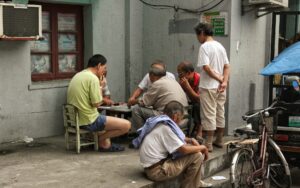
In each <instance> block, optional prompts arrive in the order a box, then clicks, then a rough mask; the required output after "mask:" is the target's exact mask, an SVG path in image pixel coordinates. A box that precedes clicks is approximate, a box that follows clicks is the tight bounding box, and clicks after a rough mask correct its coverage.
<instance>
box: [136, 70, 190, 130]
mask: <svg viewBox="0 0 300 188" xmlns="http://www.w3.org/2000/svg"><path fill="white" fill-rule="evenodd" d="M149 77H150V80H151V83H152V85H151V86H150V87H149V89H148V90H147V92H145V93H144V96H143V97H142V99H140V100H135V103H134V104H137V103H138V104H139V105H137V106H134V108H133V109H132V124H133V129H134V130H133V131H136V130H137V129H138V128H140V127H142V126H143V124H144V123H145V121H146V119H148V118H149V117H152V116H155V115H159V114H161V113H162V111H163V109H164V108H165V105H166V104H168V103H169V102H170V101H178V102H179V103H181V104H182V105H183V106H184V107H187V106H188V102H187V97H186V95H185V93H184V91H183V90H182V88H181V86H180V85H179V84H178V83H177V81H176V80H174V79H171V78H168V77H167V76H166V70H165V68H164V67H163V66H152V67H151V68H150V70H149Z"/></svg>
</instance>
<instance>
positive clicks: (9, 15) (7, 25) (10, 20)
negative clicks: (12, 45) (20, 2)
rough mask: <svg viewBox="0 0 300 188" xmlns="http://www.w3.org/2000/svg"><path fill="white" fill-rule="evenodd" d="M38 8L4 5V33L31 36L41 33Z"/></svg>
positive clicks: (13, 35)
mask: <svg viewBox="0 0 300 188" xmlns="http://www.w3.org/2000/svg"><path fill="white" fill-rule="evenodd" d="M38 20H39V12H38V8H35V7H28V8H27V9H20V8H14V7H12V6H4V7H3V34H4V35H6V36H8V37H31V36H37V35H39V25H38V23H39V21H38Z"/></svg>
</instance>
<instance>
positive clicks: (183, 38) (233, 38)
mask: <svg viewBox="0 0 300 188" xmlns="http://www.w3.org/2000/svg"><path fill="white" fill-rule="evenodd" d="M151 2H152V3H155V4H168V5H178V6H180V7H182V8H191V9H194V8H198V7H201V6H203V5H205V4H206V3H207V2H209V1H189V2H185V1H179V0H168V1H166V0H164V1H162V0H161V1H151ZM240 3H241V2H240V1H229V0H225V1H224V2H223V3H222V4H220V5H219V6H217V7H216V8H214V9H212V10H211V11H226V12H228V16H229V23H228V24H229V25H228V26H229V35H228V36H223V37H214V38H215V40H217V41H219V42H221V43H222V44H223V46H224V47H225V48H226V51H227V54H228V57H229V60H230V63H231V78H230V85H229V88H228V91H227V92H228V103H227V106H226V111H227V112H226V120H227V125H228V133H231V132H232V130H233V129H234V128H235V127H237V126H240V125H241V124H242V123H243V122H242V120H241V116H242V115H243V114H244V113H245V112H246V111H248V110H249V109H255V108H260V107H263V106H265V104H264V100H263V99H264V96H266V92H267V85H266V84H267V83H266V82H265V79H264V78H263V77H262V76H260V75H258V72H259V70H260V69H261V68H262V67H264V65H265V63H266V62H267V60H268V57H269V51H270V48H269V45H270V39H269V37H270V33H271V29H270V27H271V25H270V18H268V17H266V16H264V17H261V18H258V19H257V18H256V17H255V14H254V13H248V14H246V15H244V16H241V4H240ZM192 19H193V20H196V21H197V20H198V19H199V15H194V14H187V13H180V12H179V13H175V12H174V10H173V9H166V10H159V9H153V8H150V7H148V6H144V19H143V20H144V21H143V22H144V23H143V24H144V28H143V33H144V34H143V64H144V66H143V68H144V69H143V72H144V73H146V72H147V70H148V67H149V65H150V64H151V62H152V60H154V59H157V58H159V59H162V60H164V61H165V62H166V63H167V66H168V70H169V71H171V72H173V73H175V72H176V66H177V64H178V63H179V62H180V61H181V60H183V59H186V60H190V61H192V62H193V63H194V65H196V62H197V55H198V49H199V46H200V44H199V43H198V41H197V40H196V37H195V34H194V31H193V27H192V25H191V24H190V23H189V21H191V20H192ZM267 19H269V22H267ZM170 23H173V27H175V28H176V29H175V32H173V31H172V32H170V30H172V29H170V27H172V25H171V24H170ZM182 27H184V28H182ZM187 27H189V28H190V30H189V31H188V30H187ZM173 30H174V29H173ZM266 32H267V33H266ZM237 43H238V44H239V49H238V50H237ZM197 70H198V71H199V69H198V68H197Z"/></svg>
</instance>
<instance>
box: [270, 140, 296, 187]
mask: <svg viewBox="0 0 300 188" xmlns="http://www.w3.org/2000/svg"><path fill="white" fill-rule="evenodd" d="M267 154H268V166H269V180H270V184H271V187H274V188H289V187H290V186H291V185H292V179H291V173H290V169H289V166H288V163H287V162H286V160H285V158H284V156H283V154H282V152H281V151H280V148H279V147H278V145H277V144H276V143H275V142H274V141H273V140H272V139H270V138H269V139H268V144H267Z"/></svg>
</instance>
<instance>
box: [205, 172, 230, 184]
mask: <svg viewBox="0 0 300 188" xmlns="http://www.w3.org/2000/svg"><path fill="white" fill-rule="evenodd" d="M229 172H230V169H229V168H226V169H224V170H222V171H220V172H217V173H216V174H214V175H212V176H210V177H207V178H205V179H204V180H203V181H205V182H206V183H211V184H212V185H213V187H212V188H231V187H232V186H231V183H230V176H229ZM215 176H223V177H225V178H226V179H224V180H214V179H213V177H215Z"/></svg>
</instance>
